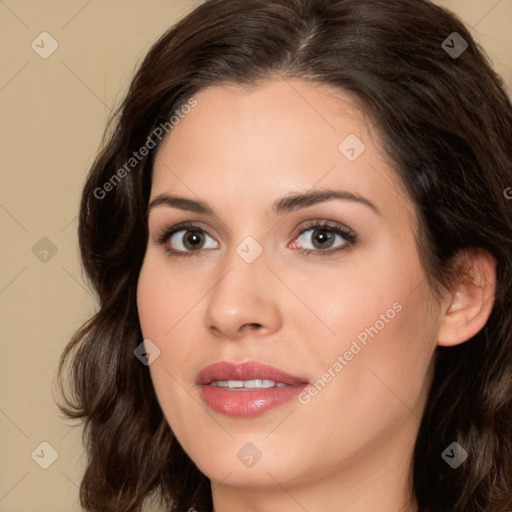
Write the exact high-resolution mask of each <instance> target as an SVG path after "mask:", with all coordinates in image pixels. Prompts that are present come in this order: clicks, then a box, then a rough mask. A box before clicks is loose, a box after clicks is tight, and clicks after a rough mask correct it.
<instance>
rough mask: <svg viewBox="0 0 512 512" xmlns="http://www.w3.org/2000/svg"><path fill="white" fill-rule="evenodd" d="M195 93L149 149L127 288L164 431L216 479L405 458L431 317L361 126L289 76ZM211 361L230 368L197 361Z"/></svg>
mask: <svg viewBox="0 0 512 512" xmlns="http://www.w3.org/2000/svg"><path fill="white" fill-rule="evenodd" d="M195 99H196V100H197V106H195V107H194V108H192V109H191V112H190V113H188V115H186V116H185V117H184V118H183V119H181V120H180V122H179V124H178V125H177V126H175V127H174V129H173V131H172V132H171V133H170V135H169V136H168V137H167V139H166V140H165V141H164V144H163V145H162V147H161V148H160V150H159V153H158V157H157V159H156V162H155V166H154V174H153V182H152V189H151V198H150V201H153V200H155V199H157V198H158V200H157V201H155V202H154V203H153V205H152V207H151V208H150V213H149V242H148V246H147V252H146V256H145V260H144V263H143V266H142V270H141V273H140V279H139V288H138V308H139V314H140V322H141V327H142V332H143V335H144V338H146V339H149V340H151V342H152V344H154V345H156V346H157V347H158V349H159V350H160V355H159V356H158V357H157V358H156V359H155V360H154V362H152V364H151V365H150V372H151V377H152V379H153V382H154V386H155V390H156V393H157V396H158V400H159V403H160V405H161V407H162V410H163V412H164V414H165V417H166V419H167V421H168V422H169V425H170V426H171V428H172V430H173V432H174V433H175V435H176V437H177V439H178V440H179V442H180V443H181V445H182V447H183V448H184V450H185V451H186V452H187V453H188V455H189V456H190V457H191V458H192V460H193V461H194V462H195V463H196V465H197V466H198V467H199V469H201V471H203V472H204V473H205V474H206V475H207V476H208V477H209V478H210V479H212V481H215V482H221V481H223V485H234V486H240V487H261V486H267V487H276V486H278V485H282V486H283V487H285V488H287V489H291V488H293V487H294V486H303V485H306V484H307V483H308V482H312V481H314V480H319V479H324V480H325V479H329V478H348V479H352V480H356V481H357V478H360V479H363V478H369V477H371V476H372V475H376V474H381V475H384V474H387V473H388V472H391V473H393V470H394V468H399V467H402V468H404V467H406V464H407V463H408V461H409V456H410V453H411V450H412V446H413V444H414V440H415V438H416V434H417V429H418V425H419V417H420V416H421V414H422V411H423V408H424V405H425V399H426V393H427V391H428V387H429V383H430V371H429V370H430V367H429V365H430V362H431V358H432V355H433V351H434V349H435V346H436V342H437V332H438V327H439V316H440V315H439V308H438V307H437V306H435V304H434V303H433V302H432V300H431V294H430V291H429V288H428V286H427V282H426V278H425V274H424V271H423V269H422V266H421V264H420V259H419V254H418V250H417V247H416V244H415V238H414V233H415V225H416V224H415V223H416V216H415V212H414V209H413V207H412V205H411V202H410V200H409V199H407V196H406V193H405V191H404V190H403V188H402V186H401V185H400V183H399V181H398V179H397V177H396V175H395V172H394V171H393V169H391V168H390V167H389V166H388V165H387V164H386V163H385V159H384V156H383V154H382V152H381V151H380V149H379V148H378V147H377V139H376V136H375V132H373V133H371V129H370V127H369V126H368V125H366V124H365V121H364V119H363V116H362V115H361V114H360V113H359V112H358V111H357V110H356V109H355V108H353V107H352V106H351V104H350V102H349V98H348V97H347V96H345V95H343V94H341V93H338V94H337V95H335V94H334V92H333V91H332V90H329V89H327V88H324V87H321V86H314V85H310V84H306V83H305V82H301V81H298V80H297V81H290V82H286V81H282V80H275V81H270V82H268V83H266V84H265V85H261V86H259V87H257V88H256V87H255V88H251V89H241V88H237V87H235V86H229V87H228V86H222V87H216V88H209V89H206V90H204V91H202V92H201V93H199V94H198V95H197V96H196V97H195ZM326 191H338V192H339V195H338V197H334V196H333V197H331V198H330V199H325V197H324V198H323V199H324V200H321V199H322V198H321V197H320V196H317V197H316V200H315V196H312V199H310V200H308V199H307V198H303V199H300V196H301V195H303V194H305V195H309V194H317V193H319V192H326ZM171 195H172V196H179V197H181V198H184V199H187V200H188V201H187V202H185V201H181V203H179V202H178V201H173V200H172V198H171ZM166 196H168V197H167V198H166ZM292 196H293V197H294V196H298V197H299V198H298V199H294V200H287V198H291V197H292ZM199 202H200V203H201V204H203V205H204V207H203V210H204V211H202V212H201V211H200V208H199V207H198V205H197V203H199ZM207 209H209V210H210V211H209V212H207V211H206V210H207ZM183 222H190V223H193V227H192V229H191V228H190V227H189V228H187V229H184V228H181V229H178V230H176V232H175V233H174V234H172V235H170V236H168V237H167V238H165V236H164V235H165V233H166V232H167V234H168V233H169V228H172V227H173V226H177V225H178V224H180V223H183ZM318 224H320V227H318V226H317V225H318ZM325 224H327V227H325ZM159 242H161V243H159ZM173 251H176V252H173ZM308 251H309V252H308ZM152 344H149V343H148V345H147V348H148V350H149V351H150V352H151V350H152V349H151V347H154V345H152ZM218 362H226V363H232V365H231V366H230V365H216V366H214V367H212V368H211V369H210V370H211V371H205V372H202V370H203V369H205V368H206V367H208V366H210V365H212V364H214V363H218ZM245 362H251V364H247V365H242V364H241V363H245ZM252 363H254V364H252ZM262 365H263V366H262ZM265 365H266V366H271V367H274V370H269V369H268V368H266V366H265ZM275 369H277V370H275ZM279 370H280V371H281V372H285V373H286V374H288V375H289V376H291V377H292V378H289V377H286V376H284V375H283V374H280V373H279ZM200 372H202V373H200ZM258 379H261V381H259V380H258ZM277 382H279V384H278V385H277V386H274V384H275V383H277ZM308 383H309V386H308V385H307V384H308ZM225 386H228V387H225ZM240 386H242V387H240ZM262 386H274V387H271V388H262V389H258V388H261V387H262ZM254 387H256V388H254ZM363 475H364V476H363ZM393 476H394V478H395V479H396V474H394V475H393ZM359 483H361V482H359Z"/></svg>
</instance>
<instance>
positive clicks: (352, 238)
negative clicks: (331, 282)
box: [156, 220, 357, 258]
mask: <svg viewBox="0 0 512 512" xmlns="http://www.w3.org/2000/svg"><path fill="white" fill-rule="evenodd" d="M313 228H314V229H315V230H324V231H330V232H332V233H334V234H336V235H339V236H341V237H342V238H343V239H344V240H345V243H344V244H343V245H341V246H339V247H337V248H335V249H327V250H325V251H323V250H321V249H296V250H298V251H299V252H300V253H301V254H305V255H309V254H312V255H314V256H319V257H322V256H324V257H325V256H330V255H332V254H334V253H338V252H340V251H344V250H347V249H348V248H350V247H352V246H354V245H355V244H356V242H357V235H356V233H355V232H354V231H352V230H349V229H347V228H344V227H342V226H341V225H338V224H333V223H330V222H328V221H319V220H315V221H309V222H307V223H306V225H304V226H303V227H302V229H301V231H300V232H299V233H298V234H297V235H296V236H295V238H294V239H296V238H299V237H300V236H301V235H303V234H304V233H305V232H306V231H310V230H312V229H313ZM178 231H199V232H202V233H205V234H207V235H208V236H209V237H210V238H213V237H212V236H211V235H210V234H209V233H208V231H206V230H204V229H203V228H201V227H200V226H198V225H197V224H194V223H192V222H182V223H181V224H177V225H175V226H172V227H170V228H167V229H164V231H163V233H161V234H160V235H158V236H157V238H156V243H157V244H158V245H164V244H165V243H166V242H167V241H168V240H169V239H170V238H171V237H172V236H173V235H174V234H175V233H177V232H178ZM204 250H209V249H204ZM165 251H166V252H167V253H168V254H169V255H171V256H173V257H174V256H177V257H185V258H190V257H192V256H198V255H200V254H201V253H202V250H201V249H200V250H197V251H176V250H174V249H169V248H168V247H165Z"/></svg>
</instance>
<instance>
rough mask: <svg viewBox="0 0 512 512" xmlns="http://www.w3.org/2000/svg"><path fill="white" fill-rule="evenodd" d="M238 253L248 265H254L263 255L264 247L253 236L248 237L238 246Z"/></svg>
mask: <svg viewBox="0 0 512 512" xmlns="http://www.w3.org/2000/svg"><path fill="white" fill-rule="evenodd" d="M236 252H237V254H238V255H239V256H240V258H242V259H243V260H244V261H245V262H246V263H253V262H254V261H256V260H257V259H258V258H259V257H260V256H261V254H262V253H263V247H261V245H260V244H259V243H258V242H257V241H256V239H254V238H253V237H252V236H248V237H246V238H244V239H243V240H242V241H241V242H240V244H238V246H237V248H236Z"/></svg>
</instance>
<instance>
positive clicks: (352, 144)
mask: <svg viewBox="0 0 512 512" xmlns="http://www.w3.org/2000/svg"><path fill="white" fill-rule="evenodd" d="M365 149H366V146H365V145H364V143H363V141H362V140H361V139H360V138H359V137H358V136H357V135H354V134H353V133H351V134H350V135H349V136H348V137H346V138H345V139H344V140H343V142H341V144H340V145H339V146H338V150H339V152H340V153H341V154H342V155H343V156H344V157H345V158H346V159H347V160H349V161H350V162H354V161H355V160H357V159H358V158H359V157H360V156H361V155H362V153H363V152H364V150H365Z"/></svg>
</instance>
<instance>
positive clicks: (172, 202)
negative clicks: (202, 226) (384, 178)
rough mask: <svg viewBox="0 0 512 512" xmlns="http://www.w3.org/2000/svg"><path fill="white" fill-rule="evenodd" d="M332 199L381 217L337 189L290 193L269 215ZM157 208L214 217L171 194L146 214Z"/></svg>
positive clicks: (153, 203) (195, 203)
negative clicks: (169, 208) (366, 209)
mask: <svg viewBox="0 0 512 512" xmlns="http://www.w3.org/2000/svg"><path fill="white" fill-rule="evenodd" d="M333 199H338V200H345V201H353V202H356V203H360V204H363V205H365V206H367V207H369V208H370V209H372V210H373V211H374V212H375V213H377V214H378V215H382V214H381V212H380V210H379V209H378V208H377V206H375V204H373V203H372V202H371V201H369V200H368V199H366V198H365V197H363V196H360V195H358V194H354V193H353V192H348V191H346V190H338V189H325V190H315V191H312V192H304V193H292V194H289V195H287V196H285V197H282V198H280V199H277V200H276V201H275V202H274V203H273V204H272V207H271V210H270V213H271V214H272V215H274V216H277V215H284V214H286V213H289V212H292V211H296V210H300V209H302V208H308V207H310V206H314V205H316V204H319V203H323V202H325V201H330V200H333ZM158 206H168V207H171V208H178V209H180V210H186V211H189V212H194V213H199V214H204V215H215V212H214V211H213V209H212V208H210V206H208V204H207V203H205V202H203V201H197V200H195V199H189V198H186V197H180V196H176V195H172V194H165V193H164V194H160V195H158V196H156V197H155V198H154V199H153V200H152V201H151V202H150V203H149V206H148V213H149V211H150V210H152V209H153V208H156V207H158Z"/></svg>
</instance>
